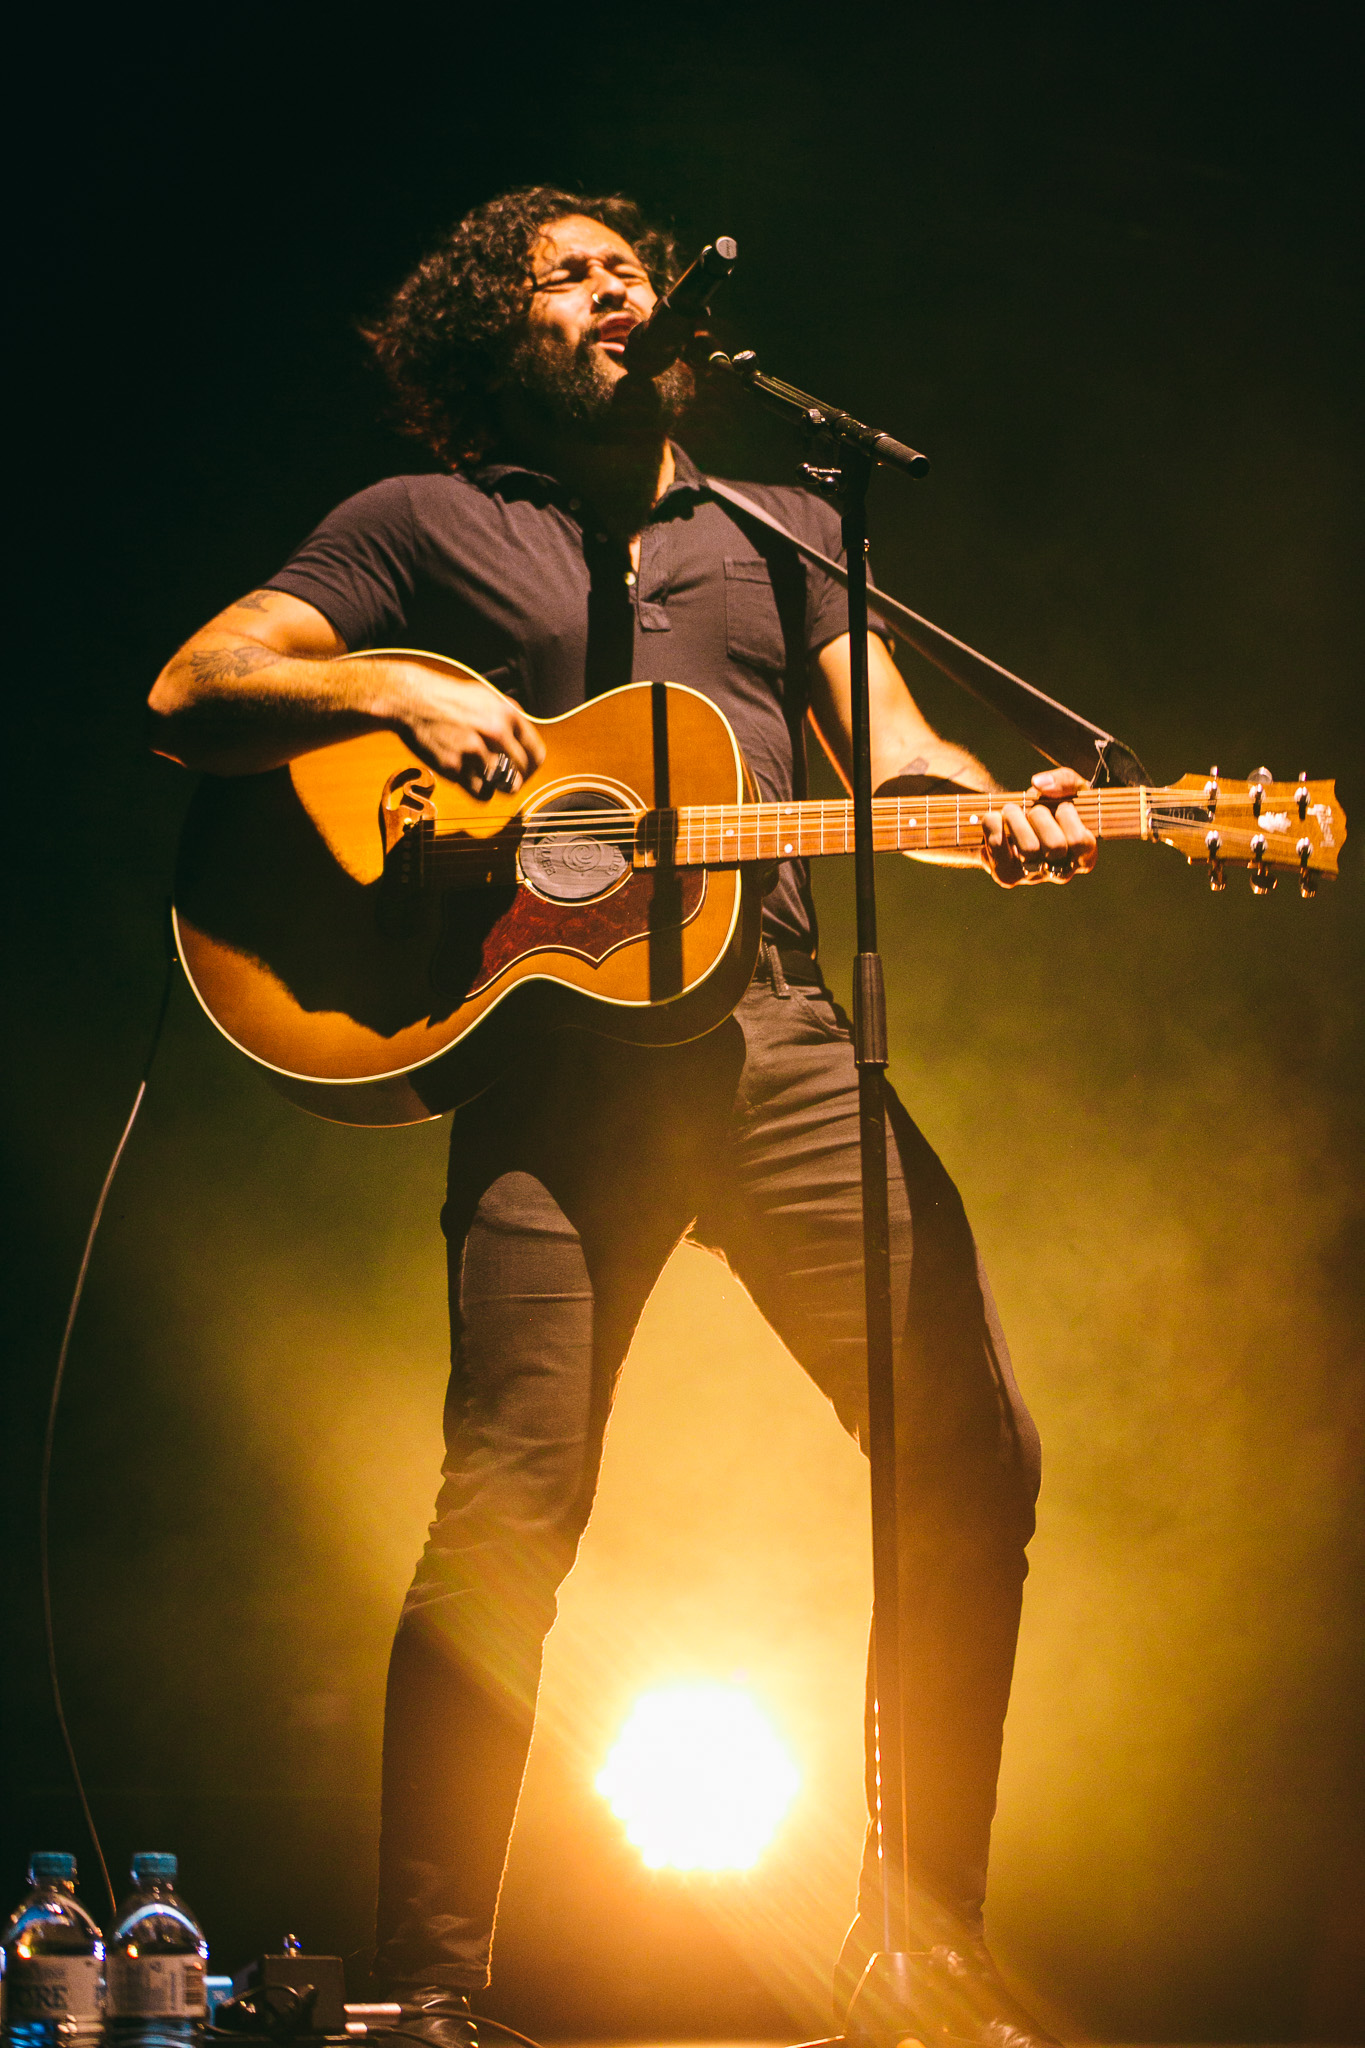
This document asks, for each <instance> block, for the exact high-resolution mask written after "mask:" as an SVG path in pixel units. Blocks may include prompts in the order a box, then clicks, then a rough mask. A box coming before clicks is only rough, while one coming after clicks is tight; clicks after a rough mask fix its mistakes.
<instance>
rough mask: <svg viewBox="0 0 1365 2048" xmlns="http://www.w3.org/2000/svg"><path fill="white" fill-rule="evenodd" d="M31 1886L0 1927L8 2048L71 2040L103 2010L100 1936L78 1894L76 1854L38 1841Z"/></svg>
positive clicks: (0, 1987)
mask: <svg viewBox="0 0 1365 2048" xmlns="http://www.w3.org/2000/svg"><path fill="white" fill-rule="evenodd" d="M28 1881H29V1884H30V1885H31V1886H32V1890H31V1891H30V1892H29V1894H28V1897H27V1898H26V1899H21V1900H20V1902H19V1904H18V1906H17V1907H16V1909H15V1911H14V1913H13V1914H12V1915H11V1917H10V1920H9V1922H8V1924H7V1926H6V1927H5V1930H4V1933H3V1934H0V1967H3V1972H4V1975H3V1979H0V1995H2V1996H3V2005H2V2006H0V2038H3V2040H4V2042H5V2043H6V2048H75V2044H77V2043H79V2042H86V2041H89V2042H93V2041H97V2040H98V2038H99V2032H100V2023H101V2021H102V2019H103V2017H104V1942H103V1940H102V1939H101V1937H100V1931H99V1928H98V1927H97V1926H96V1925H95V1922H94V1921H93V1920H92V1919H91V1917H90V1915H89V1914H88V1913H87V1912H86V1910H85V1908H84V1906H83V1905H82V1904H81V1903H80V1900H79V1899H78V1898H77V1897H76V1859H75V1857H74V1856H67V1855H65V1854H63V1853H61V1852H60V1851H58V1850H56V1849H37V1850H35V1851H34V1853H33V1855H32V1856H31V1857H30V1859H29V1866H28Z"/></svg>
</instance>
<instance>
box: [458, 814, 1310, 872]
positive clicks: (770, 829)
mask: <svg viewBox="0 0 1365 2048" xmlns="http://www.w3.org/2000/svg"><path fill="white" fill-rule="evenodd" d="M703 808H706V809H713V810H714V811H715V812H716V813H717V815H716V816H712V817H707V816H704V815H701V816H698V815H697V813H698V812H700V811H702V810H703ZM785 808H786V807H785V806H782V807H778V806H773V807H772V808H771V809H767V808H766V807H758V806H755V807H753V808H752V809H750V810H749V811H748V814H747V816H745V817H741V818H739V819H738V820H737V822H736V824H735V825H727V824H725V822H724V820H725V813H726V812H727V811H729V810H731V809H733V807H731V806H725V805H717V806H707V807H702V806H689V807H687V808H686V809H685V810H684V811H683V812H682V813H681V814H677V813H675V814H674V815H675V816H677V818H678V823H677V825H676V827H675V829H674V831H673V832H672V834H671V835H663V834H658V833H654V834H651V833H650V832H649V831H648V830H647V820H648V818H649V817H650V816H651V815H653V816H658V815H659V814H658V813H654V814H650V813H644V814H637V815H636V816H634V817H630V816H625V817H623V816H622V815H621V814H620V813H607V814H601V813H596V814H583V815H582V817H581V819H580V817H579V816H578V815H577V814H573V813H568V814H566V813H562V812H558V813H555V814H554V818H553V820H549V819H547V820H545V821H544V822H543V823H537V821H536V820H535V818H534V816H532V817H531V818H528V819H526V820H525V826H526V830H525V831H524V832H523V834H522V835H521V836H520V838H518V839H517V840H516V841H515V842H511V843H509V842H507V841H502V839H501V830H500V831H499V832H497V833H490V834H487V835H482V836H480V837H478V838H474V837H471V836H470V835H468V834H467V833H466V832H464V831H463V830H461V829H460V828H459V827H456V828H454V829H446V830H440V829H438V830H437V831H436V832H435V834H434V835H433V836H432V838H431V839H429V840H428V841H427V843H426V852H427V853H428V854H429V855H433V854H434V855H436V856H439V857H440V858H441V860H442V861H443V862H444V863H446V864H449V863H450V862H452V861H456V862H459V863H460V864H462V865H478V864H486V862H487V861H488V859H489V858H490V857H496V856H497V855H498V854H500V853H506V852H509V851H510V850H511V844H518V845H519V844H522V843H524V841H525V840H527V839H532V840H541V841H543V840H547V839H549V840H555V839H562V840H569V839H576V838H582V837H585V836H589V834H588V833H587V832H586V830H585V828H586V827H587V826H590V825H595V823H596V819H597V818H598V817H601V818H602V820H603V823H602V825H601V826H600V827H598V828H597V829H594V830H592V832H591V834H590V836H591V837H592V838H593V839H595V840H596V842H597V843H598V844H603V845H619V846H622V847H625V846H636V845H638V844H640V843H641V841H642V839H643V841H644V843H646V844H650V843H651V842H652V843H654V844H655V845H657V844H658V843H659V842H660V840H661V839H662V838H663V837H665V836H669V837H671V840H672V844H673V846H674V848H675V850H676V849H677V848H679V847H685V848H686V849H687V850H688V851H691V850H692V849H693V848H694V847H695V846H696V845H697V843H698V842H700V844H701V847H702V850H703V855H704V854H705V852H706V851H707V850H709V846H710V842H711V841H712V840H713V839H715V838H716V836H717V835H720V836H721V837H729V836H730V835H731V834H733V835H734V837H735V839H736V846H735V848H734V849H725V848H720V847H718V848H717V852H721V851H730V850H733V851H736V852H738V851H739V850H740V848H742V846H743V844H744V841H745V840H746V838H748V839H752V841H753V844H754V847H755V854H754V856H753V857H754V858H762V857H763V855H764V853H765V852H769V851H770V852H772V853H774V854H776V853H777V852H778V851H779V848H778V847H776V846H774V847H772V848H765V847H764V846H763V844H762V841H763V840H764V838H780V836H781V834H782V832H783V831H784V830H786V831H788V832H794V834H795V836H796V837H797V838H798V839H800V840H802V841H803V842H805V841H807V840H808V839H809V840H812V841H813V840H814V839H815V838H816V836H817V834H818V836H819V838H820V840H821V842H822V844H823V841H824V840H825V839H826V838H828V837H829V834H830V827H831V825H833V827H834V828H835V832H836V836H839V835H842V836H843V837H844V838H845V839H847V836H848V828H849V825H850V824H851V822H852V819H851V806H848V805H832V806H829V807H827V808H826V809H825V810H823V811H822V812H817V814H816V815H815V816H814V817H812V816H811V815H810V813H809V812H807V813H806V814H805V816H804V817H803V818H799V819H795V820H788V821H787V822H786V823H785V825H784V821H783V818H782V815H781V813H782V811H783V810H785ZM1110 809H1111V815H1110V816H1108V817H1103V818H1102V817H1099V816H1097V817H1096V818H1095V820H1094V822H1095V823H1096V825H1098V826H1099V828H1100V834H1101V836H1104V837H1117V836H1119V835H1120V832H1121V831H1122V829H1123V828H1124V827H1128V828H1130V829H1131V827H1133V826H1134V825H1139V826H1140V824H1141V822H1142V808H1141V804H1140V802H1139V803H1125V804H1122V805H1113V806H1111V807H1110ZM1187 810H1188V806H1183V805H1181V806H1176V807H1174V808H1170V809H1168V808H1167V807H1166V806H1164V805H1159V804H1149V806H1148V818H1149V820H1150V822H1151V823H1152V824H1153V825H1155V826H1162V825H1165V826H1168V827H1176V826H1179V825H1182V824H1184V825H1191V824H1197V823H1198V822H1200V821H1199V820H1194V819H1190V818H1189V817H1188V816H1187V815H1186V812H1187ZM1115 813H1116V815H1115ZM608 818H610V820H611V824H610V827H609V828H608V826H607V822H606V821H607V819H608ZM1106 828H1107V829H1106ZM873 829H874V832H876V833H879V836H880V835H885V834H887V833H888V831H889V833H890V835H891V836H890V837H889V838H886V837H883V838H882V845H881V847H880V848H879V850H884V851H891V850H895V849H896V848H897V846H898V845H900V844H901V843H902V842H901V837H900V835H901V834H902V833H903V832H913V833H915V834H916V836H917V838H918V835H919V834H920V833H921V832H922V833H923V835H924V836H923V841H922V845H923V848H924V850H926V851H932V850H940V849H949V848H956V847H958V846H961V845H964V844H966V843H969V842H967V841H966V840H965V839H964V836H963V834H962V832H961V830H960V823H959V821H958V820H957V819H956V818H954V819H952V820H940V819H933V818H930V819H926V821H925V823H924V825H923V826H920V825H919V824H918V822H917V821H916V820H913V819H905V818H902V817H899V816H897V815H895V814H894V812H892V811H891V810H890V809H889V808H888V809H887V810H885V811H882V812H881V813H880V815H879V814H878V813H877V812H876V811H874V815H873ZM1268 836H1269V837H1285V838H1287V837H1288V835H1286V834H1276V835H1268ZM500 841H501V843H500ZM818 850H820V849H817V848H816V847H815V846H814V845H813V844H809V845H808V844H804V843H803V845H802V848H801V851H802V852H803V853H804V852H812V853H814V852H816V851H818ZM830 850H831V851H838V850H840V849H838V848H837V847H836V848H832V849H830ZM906 850H908V851H916V850H918V847H917V846H915V845H913V844H912V845H910V846H908V847H907V848H906Z"/></svg>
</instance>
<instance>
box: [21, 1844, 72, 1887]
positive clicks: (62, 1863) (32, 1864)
mask: <svg viewBox="0 0 1365 2048" xmlns="http://www.w3.org/2000/svg"><path fill="white" fill-rule="evenodd" d="M28 1881H29V1883H30V1884H74V1883H75V1881H76V1859H75V1857H74V1856H68V1855H67V1853H66V1851H65V1849H35V1850H34V1852H33V1854H32V1855H31V1856H30V1857H29V1859H28Z"/></svg>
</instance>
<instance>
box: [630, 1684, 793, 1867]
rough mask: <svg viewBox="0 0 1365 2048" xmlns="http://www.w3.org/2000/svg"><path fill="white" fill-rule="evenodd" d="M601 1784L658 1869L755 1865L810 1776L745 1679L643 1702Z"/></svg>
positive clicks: (670, 1689) (668, 1689) (681, 1689)
mask: <svg viewBox="0 0 1365 2048" xmlns="http://www.w3.org/2000/svg"><path fill="white" fill-rule="evenodd" d="M596 1782H597V1789H598V1791H599V1792H600V1793H601V1794H602V1795H603V1797H604V1798H605V1799H606V1800H607V1801H608V1802H609V1804H610V1806H611V1809H612V1812H613V1813H614V1814H615V1815H616V1816H617V1818H618V1819H619V1820H621V1821H623V1822H624V1823H625V1829H626V1836H627V1838H628V1840H630V1841H631V1842H633V1843H634V1844H635V1846H636V1848H637V1849H638V1850H639V1851H640V1854H641V1856H642V1857H643V1859H644V1862H645V1865H646V1867H647V1868H648V1869H650V1870H750V1869H752V1868H753V1866H754V1864H755V1863H757V1861H758V1859H759V1857H760V1856H761V1855H762V1853H763V1851H764V1849H765V1848H766V1847H767V1846H768V1843H769V1842H770V1841H771V1840H772V1838H773V1836H774V1835H775V1834H776V1832H777V1829H778V1826H779V1824H780V1822H781V1820H782V1818H783V1816H784V1815H785V1813H786V1811H787V1809H788V1807H789V1806H790V1805H791V1803H792V1800H793V1799H794V1798H795V1796H796V1792H797V1788H798V1786H799V1785H800V1782H801V1775H800V1772H799V1771H798V1770H797V1768H796V1765H795V1763H794V1762H793V1761H792V1758H791V1756H790V1754H789V1752H788V1750H787V1748H786V1746H785V1744H784V1743H783V1741H782V1739H781V1737H780V1736H779V1735H778V1733H777V1731H776V1729H775V1728H774V1727H773V1725H772V1723H771V1721H769V1719H768V1717H767V1715H766V1714H765V1713H764V1712H763V1710H762V1708H761V1707H759V1705H758V1704H757V1702H756V1701H755V1700H754V1698H753V1696H752V1695H751V1694H750V1693H749V1692H747V1691H746V1690H745V1689H744V1687H743V1686H741V1685H718V1684H706V1685H698V1684H688V1685H672V1686H665V1687H662V1688H660V1689H659V1690H658V1691H655V1692H647V1693H644V1694H642V1696H641V1697H640V1698H639V1699H638V1700H637V1701H636V1702H635V1705H634V1707H633V1708H632V1709H631V1712H630V1714H629V1716H628V1717H627V1720H626V1723H625V1726H624V1727H623V1728H622V1730H621V1733H620V1735H619V1736H618V1737H617V1739H616V1742H615V1744H614V1745H613V1747H612V1750H611V1753H610V1755H609V1756H608V1758H607V1761H606V1764H605V1765H604V1766H603V1768H602V1770H601V1771H600V1772H599V1773H598V1776H597V1781H596Z"/></svg>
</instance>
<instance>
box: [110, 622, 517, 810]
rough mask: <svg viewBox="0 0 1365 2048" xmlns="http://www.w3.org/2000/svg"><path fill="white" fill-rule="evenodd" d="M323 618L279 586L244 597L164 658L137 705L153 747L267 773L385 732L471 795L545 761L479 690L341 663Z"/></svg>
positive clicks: (188, 761)
mask: <svg viewBox="0 0 1365 2048" xmlns="http://www.w3.org/2000/svg"><path fill="white" fill-rule="evenodd" d="M346 653H347V649H346V644H345V642H344V641H343V640H342V639H341V637H340V636H339V634H338V633H337V632H336V630H335V628H334V627H333V626H332V624H331V622H330V620H328V619H327V618H325V617H324V616H323V614H322V613H321V612H320V611H318V610H317V609H316V608H315V607H314V606H313V605H310V604H305V603H304V602H303V600H302V599H301V598H297V597H291V596H290V595H289V594H288V593H287V592H286V591H280V590H254V591H252V592H250V593H249V594H248V595H247V596H246V597H244V598H239V599H238V601H237V603H236V604H233V605H229V606H228V608H227V609H226V611H222V612H220V613H219V614H218V616H217V618H215V619H211V620H210V621H209V623H208V625H206V626H205V627H203V628H202V630H201V631H200V632H198V633H196V634H194V636H193V637H192V638H191V639H189V640H187V641H186V643H185V645H184V646H183V647H182V648H181V649H180V651H179V653H178V654H176V655H174V656H173V657H172V658H171V660H170V661H168V662H167V664H166V666H165V668H164V669H163V670H162V671H161V674H160V675H159V676H158V677H157V679H156V682H155V684H154V685H153V688H152V692H151V696H150V697H149V699H148V703H149V705H150V709H151V713H152V718H153V721H154V728H155V729H154V735H153V741H152V744H153V746H154V747H155V749H156V751H157V752H158V753H161V754H166V755H168V756H169V757H170V759H171V760H173V761H180V762H182V763H183V764H184V765H185V766H186V767H187V768H199V769H203V770H206V771H207V772H208V773H209V774H213V775H250V774H256V773H258V772H259V771H261V770H262V769H266V768H277V767H279V766H280V765H281V764H282V763H284V762H286V761H292V760H293V759H294V758H295V757H296V756H297V755H299V754H306V753H309V752H311V750H312V749H313V748H314V747H324V746H328V745H330V744H331V743H332V742H333V741H334V740H342V739H351V738H354V737H355V736H356V735H357V734H358V733H364V732H373V731H375V730H376V729H377V728H381V727H388V728H390V729H391V730H392V731H394V732H396V733H398V735H399V736H400V738H402V739H403V740H404V741H406V743H407V744H408V746H410V747H411V748H412V751H413V752H414V753H415V754H416V755H417V756H418V757H419V758H420V759H421V760H423V761H425V762H426V763H427V765H428V767H430V768H434V769H436V770H437V772H438V773H439V774H441V775H445V776H448V777H449V778H450V779H451V780H452V781H454V782H459V783H461V784H462V785H463V786H464V788H466V789H467V790H469V791H470V792H471V794H473V795H475V796H479V795H483V794H486V793H487V792H489V791H490V790H491V788H492V787H494V786H495V785H494V781H493V777H494V773H495V771H496V769H497V767H498V764H499V756H501V755H506V757H507V762H508V768H507V770H506V771H504V774H503V776H502V778H501V785H502V786H504V787H510V788H516V787H517V786H518V785H519V784H520V783H521V782H522V781H523V780H524V779H525V778H526V777H527V776H528V775H532V774H534V772H535V770H536V769H537V768H538V767H539V766H540V763H541V762H542V761H543V760H544V758H545V747H544V743H543V741H542V740H541V738H540V735H539V733H538V732H537V731H536V729H535V726H534V725H533V724H532V722H531V720H530V719H529V718H527V717H526V715H525V713H524V712H522V711H521V710H520V709H519V708H518V706H517V705H515V704H514V703H513V702H512V701H511V699H510V698H508V697H504V696H502V695H500V693H499V692H498V691H497V690H495V689H493V688H492V686H491V685H490V684H488V683H482V682H473V681H470V680H469V679H468V678H466V677H463V676H455V675H451V674H450V673H449V672H448V671H447V670H445V669H442V668H439V667H437V666H436V665H435V663H429V662H424V661H422V660H420V659H419V660H410V659H407V658H406V657H404V656H401V655H375V656H373V657H363V658H357V659H353V660H351V659H344V658H343V657H345V656H346Z"/></svg>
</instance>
